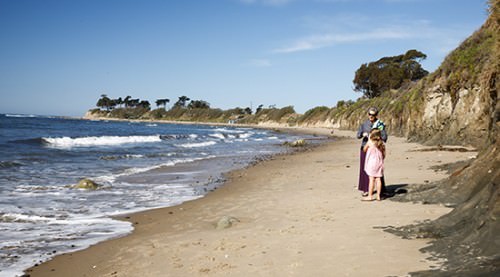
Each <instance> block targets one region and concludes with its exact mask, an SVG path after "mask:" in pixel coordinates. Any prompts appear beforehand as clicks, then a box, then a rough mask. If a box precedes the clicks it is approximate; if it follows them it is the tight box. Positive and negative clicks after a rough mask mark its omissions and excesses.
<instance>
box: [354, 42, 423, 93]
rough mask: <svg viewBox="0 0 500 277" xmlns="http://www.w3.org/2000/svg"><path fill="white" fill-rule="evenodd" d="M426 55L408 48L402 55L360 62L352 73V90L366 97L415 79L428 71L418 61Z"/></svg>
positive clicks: (398, 86) (420, 77)
mask: <svg viewBox="0 0 500 277" xmlns="http://www.w3.org/2000/svg"><path fill="white" fill-rule="evenodd" d="M425 58H427V56H426V55H425V54H424V53H422V52H420V51H417V50H414V49H412V50H408V51H407V52H406V53H405V54H403V55H398V56H393V57H383V58H381V59H379V60H378V61H376V62H370V63H368V64H366V63H365V64H362V65H361V66H360V68H359V69H358V70H356V74H355V75H354V80H353V81H352V82H353V83H354V91H357V92H362V93H363V95H364V96H366V97H367V98H374V97H377V96H379V95H380V94H381V93H382V92H384V91H386V90H389V89H398V88H400V87H401V86H402V85H403V84H404V83H406V82H409V81H416V80H419V79H422V78H423V77H425V76H426V75H427V74H429V72H428V71H427V70H425V69H423V68H422V65H421V64H420V62H421V61H422V60H424V59H425Z"/></svg>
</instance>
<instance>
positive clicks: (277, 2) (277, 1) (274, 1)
mask: <svg viewBox="0 0 500 277" xmlns="http://www.w3.org/2000/svg"><path fill="white" fill-rule="evenodd" d="M293 1H294V0H239V2H241V3H243V4H247V5H253V4H259V5H264V6H284V5H287V4H288V3H290V2H293Z"/></svg>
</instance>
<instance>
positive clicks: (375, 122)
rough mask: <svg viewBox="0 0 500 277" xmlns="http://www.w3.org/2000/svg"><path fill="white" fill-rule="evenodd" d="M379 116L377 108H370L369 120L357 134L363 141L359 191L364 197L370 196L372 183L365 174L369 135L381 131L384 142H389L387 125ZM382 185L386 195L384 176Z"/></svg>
mask: <svg viewBox="0 0 500 277" xmlns="http://www.w3.org/2000/svg"><path fill="white" fill-rule="evenodd" d="M377 116H378V109H377V108H375V107H371V108H369V109H368V119H367V120H366V121H365V122H363V123H362V124H361V125H360V126H359V129H358V133H357V138H358V139H362V141H361V149H360V163H359V184H358V190H360V191H361V192H362V195H363V196H367V195H368V187H369V181H370V179H369V178H368V175H367V174H366V172H365V159H366V153H365V152H364V151H363V148H364V147H365V145H366V143H367V142H368V135H369V134H370V131H371V130H372V129H378V130H380V137H381V138H382V141H383V142H387V133H386V131H385V124H384V122H382V121H381V120H380V119H378V118H377ZM381 183H382V191H381V193H382V194H384V193H385V192H386V188H385V180H384V177H383V176H382V178H381ZM377 192H378V191H377Z"/></svg>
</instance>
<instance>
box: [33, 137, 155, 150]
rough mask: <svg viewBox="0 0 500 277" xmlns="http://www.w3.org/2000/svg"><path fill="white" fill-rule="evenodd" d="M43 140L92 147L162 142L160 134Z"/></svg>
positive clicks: (57, 146) (59, 144)
mask: <svg viewBox="0 0 500 277" xmlns="http://www.w3.org/2000/svg"><path fill="white" fill-rule="evenodd" d="M42 140H43V141H44V142H45V143H47V144H48V145H49V146H51V147H56V148H71V147H90V146H112V145H120V144H129V143H148V142H160V141H161V138H160V136H159V135H154V136H101V137H79V138H71V137H60V138H42Z"/></svg>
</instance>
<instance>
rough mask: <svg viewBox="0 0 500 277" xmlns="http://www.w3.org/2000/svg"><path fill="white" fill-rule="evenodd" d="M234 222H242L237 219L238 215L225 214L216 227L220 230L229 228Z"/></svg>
mask: <svg viewBox="0 0 500 277" xmlns="http://www.w3.org/2000/svg"><path fill="white" fill-rule="evenodd" d="M234 222H240V220H239V219H237V218H236V217H232V216H227V215H225V216H223V217H222V218H221V219H219V221H218V222H217V224H216V226H215V228H216V229H218V230H221V229H227V228H230V227H231V226H233V223H234Z"/></svg>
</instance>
